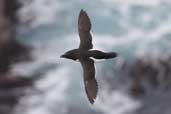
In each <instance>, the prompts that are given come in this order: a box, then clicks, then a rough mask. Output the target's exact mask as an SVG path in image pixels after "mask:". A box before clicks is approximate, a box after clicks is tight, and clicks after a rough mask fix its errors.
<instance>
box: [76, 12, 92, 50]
mask: <svg viewBox="0 0 171 114" xmlns="http://www.w3.org/2000/svg"><path fill="white" fill-rule="evenodd" d="M90 30H91V22H90V18H89V17H88V15H87V13H86V12H85V11H84V10H81V11H80V14H79V17H78V32H79V36H80V46H79V48H80V49H84V50H89V49H92V48H93V44H92V36H91V34H90Z"/></svg>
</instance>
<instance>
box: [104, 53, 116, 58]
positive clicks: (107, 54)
mask: <svg viewBox="0 0 171 114" xmlns="http://www.w3.org/2000/svg"><path fill="white" fill-rule="evenodd" d="M115 57H117V53H115V52H109V53H106V56H105V59H110V58H115Z"/></svg>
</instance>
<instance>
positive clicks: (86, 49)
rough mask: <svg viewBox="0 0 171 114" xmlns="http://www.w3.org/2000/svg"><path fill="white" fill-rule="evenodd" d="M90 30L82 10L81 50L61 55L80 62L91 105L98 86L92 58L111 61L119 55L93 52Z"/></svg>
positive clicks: (80, 22) (80, 18) (88, 22)
mask: <svg viewBox="0 0 171 114" xmlns="http://www.w3.org/2000/svg"><path fill="white" fill-rule="evenodd" d="M90 30H91V22H90V18H89V17H88V15H87V13H86V12H85V11H84V10H81V11H80V14H79V17H78V32H79V37H80V45H79V48H77V49H72V50H70V51H68V52H66V53H65V54H64V55H61V57H62V58H67V59H71V60H74V61H76V60H78V61H79V62H80V63H81V65H82V68H83V75H84V86H85V92H86V94H87V97H88V100H89V101H90V103H91V104H93V103H94V101H95V99H96V96H97V91H98V85H97V81H96V79H95V66H94V60H93V59H91V58H95V59H111V58H114V57H116V56H117V53H115V52H107V53H106V52H102V51H99V50H92V48H93V44H92V36H91V33H90Z"/></svg>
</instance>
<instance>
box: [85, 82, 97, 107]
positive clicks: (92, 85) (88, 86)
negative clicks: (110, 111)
mask: <svg viewBox="0 0 171 114" xmlns="http://www.w3.org/2000/svg"><path fill="white" fill-rule="evenodd" d="M84 83H85V90H86V94H87V97H88V100H89V101H90V103H91V104H93V103H94V101H95V99H96V96H97V92H98V85H97V81H96V80H95V79H91V80H87V81H85V82H84Z"/></svg>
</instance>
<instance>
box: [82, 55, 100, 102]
mask: <svg viewBox="0 0 171 114" xmlns="http://www.w3.org/2000/svg"><path fill="white" fill-rule="evenodd" d="M80 62H81V65H82V67H83V73H84V86H85V91H86V94H87V97H88V100H89V101H90V103H91V104H93V103H94V101H95V99H96V96H97V91H98V86H97V81H96V79H95V67H94V61H93V60H92V59H89V58H87V59H82V60H80Z"/></svg>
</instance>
